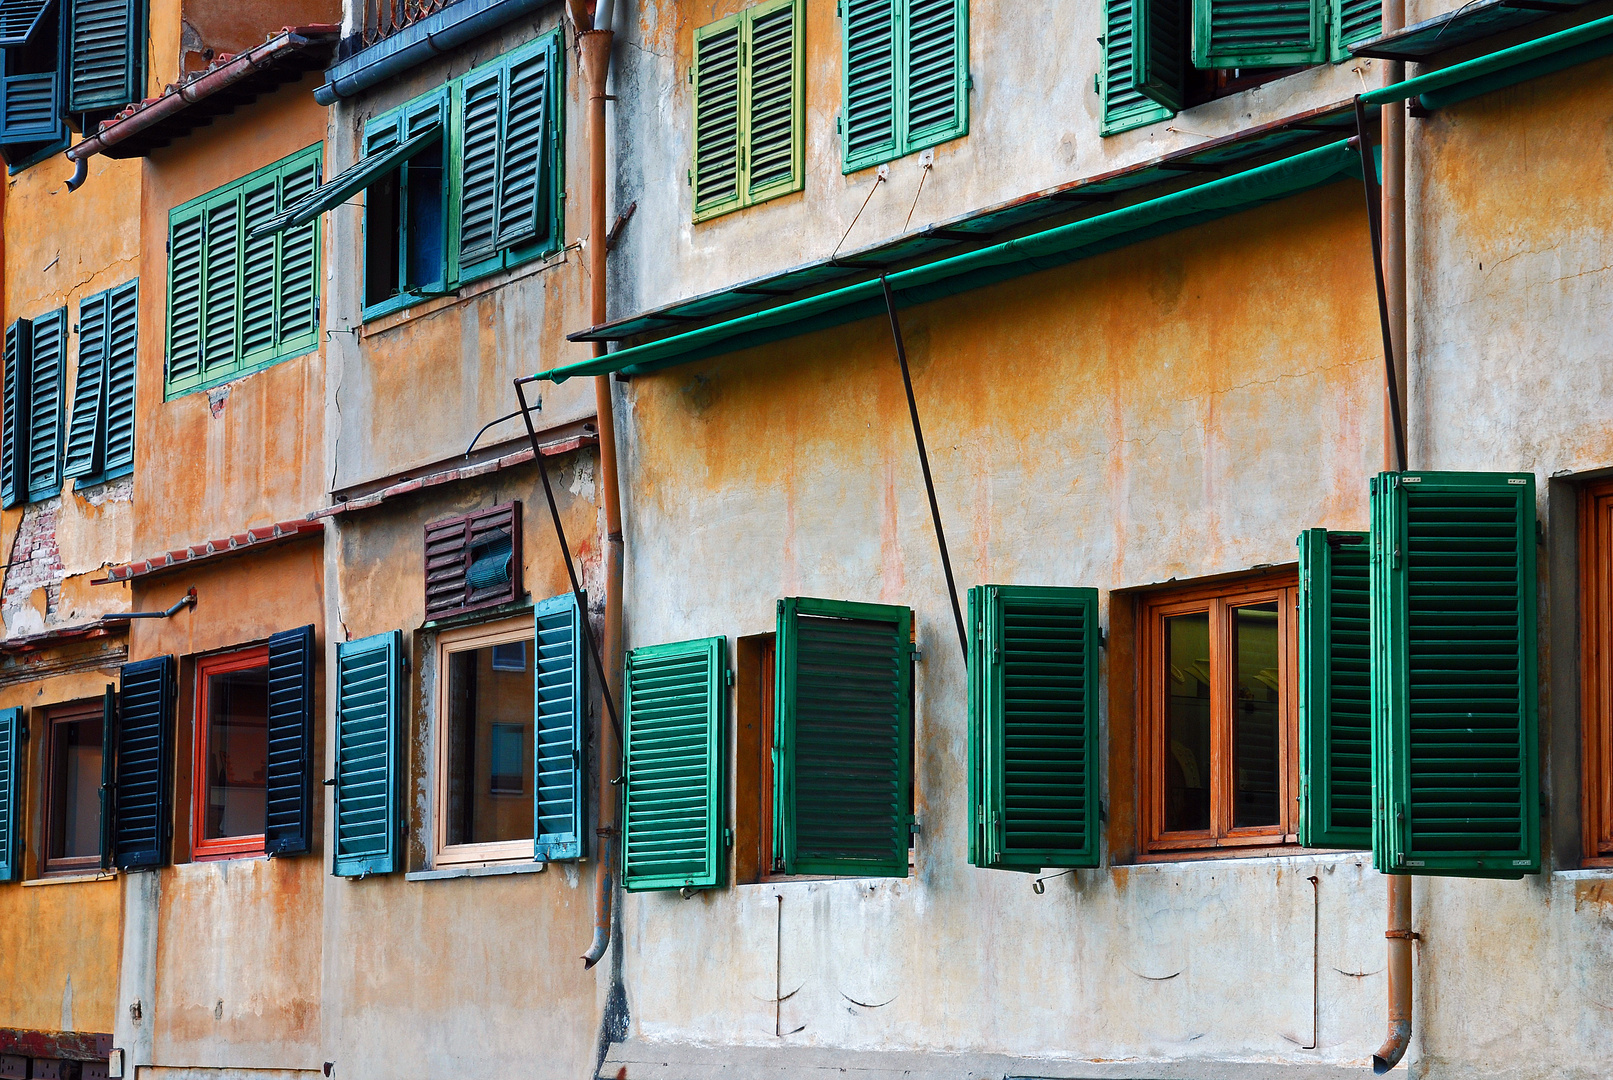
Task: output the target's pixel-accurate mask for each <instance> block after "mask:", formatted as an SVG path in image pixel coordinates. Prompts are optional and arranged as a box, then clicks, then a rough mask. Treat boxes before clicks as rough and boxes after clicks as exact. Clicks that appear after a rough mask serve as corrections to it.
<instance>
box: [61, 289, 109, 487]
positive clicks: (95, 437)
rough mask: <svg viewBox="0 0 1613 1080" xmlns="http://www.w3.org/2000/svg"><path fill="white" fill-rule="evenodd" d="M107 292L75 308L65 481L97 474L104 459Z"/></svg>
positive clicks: (64, 468)
mask: <svg viewBox="0 0 1613 1080" xmlns="http://www.w3.org/2000/svg"><path fill="white" fill-rule="evenodd" d="M109 295H110V294H109V293H105V292H99V293H96V294H95V295H94V296H86V297H85V298H84V299H83V300H81V301H80V302H79V305H78V375H77V377H76V378H75V380H74V383H73V419H72V423H71V425H70V426H69V428H68V432H67V457H66V462H65V463H64V464H63V466H62V475H63V476H64V477H66V478H67V479H70V480H71V479H76V478H78V477H81V476H91V475H94V474H95V473H98V472H100V471H101V463H102V461H103V460H104V459H105V450H106V429H105V427H104V426H103V424H102V418H103V416H104V415H105V409H106V356H107V300H108V298H109Z"/></svg>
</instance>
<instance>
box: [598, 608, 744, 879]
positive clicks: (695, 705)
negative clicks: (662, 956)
mask: <svg viewBox="0 0 1613 1080" xmlns="http://www.w3.org/2000/svg"><path fill="white" fill-rule="evenodd" d="M727 657H728V643H727V640H726V639H725V638H720V637H714V638H703V639H701V640H699V641H684V642H679V643H677V644H673V645H651V646H648V647H645V648H640V649H634V650H633V651H632V652H631V653H629V654H628V658H627V677H626V682H627V717H626V727H625V729H624V740H625V745H624V747H623V752H624V754H625V758H626V761H625V766H624V770H623V775H624V777H625V785H626V794H625V809H624V812H623V815H622V887H623V888H625V889H629V890H649V889H682V888H689V889H700V888H714V887H716V886H719V885H721V884H722V883H723V880H724V878H725V877H726V870H727V864H728V847H727V843H726V833H725V830H724V826H723V821H724V818H725V815H724V808H725V792H724V789H723V751H724V748H725V747H726V745H727V731H726V726H725V724H724V718H725V716H726V713H727V710H726V708H725V706H726V704H727V699H728V690H727V682H728V680H727V670H728V667H727Z"/></svg>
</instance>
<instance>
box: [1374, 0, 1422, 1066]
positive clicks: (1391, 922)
mask: <svg viewBox="0 0 1613 1080" xmlns="http://www.w3.org/2000/svg"><path fill="white" fill-rule="evenodd" d="M1405 24H1406V3H1405V0H1384V4H1383V32H1384V33H1385V34H1391V33H1394V32H1395V31H1396V30H1399V29H1401V28H1403V27H1404V26H1405ZM1384 63H1385V67H1386V69H1387V70H1386V71H1385V72H1384V82H1385V83H1394V82H1399V81H1401V80H1402V79H1404V78H1405V77H1406V65H1405V64H1404V63H1403V62H1401V61H1398V60H1390V61H1385V62H1384ZM1380 118H1381V123H1382V125H1383V213H1382V221H1383V262H1384V267H1383V278H1384V291H1385V292H1386V293H1387V297H1388V306H1389V337H1390V341H1391V342H1392V344H1393V349H1394V357H1395V381H1396V382H1397V383H1398V384H1399V391H1400V400H1401V401H1402V402H1405V401H1406V109H1405V106H1403V105H1400V104H1385V105H1384V106H1383V107H1382V109H1381V111H1380ZM1403 411H1404V412H1405V413H1406V414H1407V415H1409V412H1410V410H1409V408H1406V409H1404V410H1403ZM1393 423H1394V420H1393V417H1392V416H1391V414H1390V412H1389V405H1388V397H1387V394H1386V395H1385V399H1384V440H1383V455H1384V467H1385V468H1386V469H1395V468H1397V467H1398V466H1397V463H1396V462H1395V455H1394V449H1393V447H1394V435H1393V433H1392V432H1391V430H1390V425H1391V424H1393ZM1406 446H1407V454H1408V458H1409V455H1410V442H1409V440H1408V442H1407V444H1406ZM1407 467H1410V462H1409V460H1408V462H1407ZM1384 880H1385V881H1386V882H1387V886H1388V901H1389V904H1388V907H1389V911H1388V929H1387V931H1386V933H1385V935H1384V936H1385V938H1386V939H1387V942H1388V954H1389V955H1388V970H1389V1031H1388V1035H1387V1037H1386V1038H1385V1039H1384V1043H1383V1045H1382V1046H1381V1047H1379V1048H1378V1052H1377V1053H1376V1054H1374V1055H1372V1071H1373V1072H1375V1073H1386V1072H1388V1071H1389V1070H1390V1069H1393V1068H1394V1067H1395V1065H1396V1064H1397V1063H1398V1062H1399V1061H1400V1059H1401V1058H1402V1057H1404V1056H1405V1053H1406V1047H1407V1046H1408V1045H1410V1043H1411V1006H1412V998H1411V946H1412V941H1413V940H1414V938H1415V935H1414V934H1413V933H1412V930H1411V877H1410V876H1409V875H1406V874H1388V875H1385V879H1384Z"/></svg>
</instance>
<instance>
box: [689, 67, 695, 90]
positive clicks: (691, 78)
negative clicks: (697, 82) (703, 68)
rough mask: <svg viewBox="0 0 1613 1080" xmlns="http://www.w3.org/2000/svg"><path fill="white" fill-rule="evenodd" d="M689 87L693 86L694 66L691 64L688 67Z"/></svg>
mask: <svg viewBox="0 0 1613 1080" xmlns="http://www.w3.org/2000/svg"><path fill="white" fill-rule="evenodd" d="M689 85H690V86H693V85H694V65H693V64H690V65H689Z"/></svg>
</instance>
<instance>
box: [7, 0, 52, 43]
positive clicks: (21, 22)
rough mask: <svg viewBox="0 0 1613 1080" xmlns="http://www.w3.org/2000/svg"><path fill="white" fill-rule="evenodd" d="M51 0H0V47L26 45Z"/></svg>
mask: <svg viewBox="0 0 1613 1080" xmlns="http://www.w3.org/2000/svg"><path fill="white" fill-rule="evenodd" d="M51 2H52V0H0V49H14V48H17V47H18V46H21V45H26V44H28V42H29V41H30V40H31V39H32V38H33V36H34V34H35V32H36V31H38V30H39V28H40V21H41V20H42V19H43V18H44V17H45V13H46V11H47V10H49V8H50V5H51Z"/></svg>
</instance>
